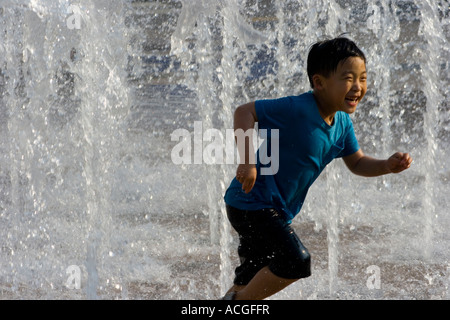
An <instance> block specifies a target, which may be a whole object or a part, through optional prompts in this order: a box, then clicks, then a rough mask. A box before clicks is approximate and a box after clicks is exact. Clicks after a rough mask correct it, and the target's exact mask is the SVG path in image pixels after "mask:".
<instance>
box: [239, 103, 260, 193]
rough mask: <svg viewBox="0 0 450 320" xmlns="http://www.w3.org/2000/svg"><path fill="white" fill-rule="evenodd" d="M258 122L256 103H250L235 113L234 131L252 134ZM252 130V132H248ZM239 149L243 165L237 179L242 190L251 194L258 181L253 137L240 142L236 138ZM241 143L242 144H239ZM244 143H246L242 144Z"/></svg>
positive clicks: (240, 107)
mask: <svg viewBox="0 0 450 320" xmlns="http://www.w3.org/2000/svg"><path fill="white" fill-rule="evenodd" d="M255 122H258V117H257V116H256V110H255V103H254V102H250V103H247V104H244V105H242V106H239V107H238V108H237V109H236V111H235V112H234V130H235V132H236V130H238V129H242V130H243V131H244V132H250V133H252V130H253V129H254V127H255ZM249 129H250V131H248V130H249ZM236 142H237V148H238V152H239V157H240V159H241V163H240V164H239V166H238V168H237V170H236V179H237V180H238V181H239V182H240V183H241V184H242V190H244V191H245V193H249V192H250V191H251V190H252V189H253V186H254V185H255V181H256V174H257V173H256V166H255V161H254V155H255V151H254V148H253V137H252V136H251V135H249V138H248V139H244V141H238V139H237V137H236ZM239 142H240V143H239ZM242 142H244V143H242Z"/></svg>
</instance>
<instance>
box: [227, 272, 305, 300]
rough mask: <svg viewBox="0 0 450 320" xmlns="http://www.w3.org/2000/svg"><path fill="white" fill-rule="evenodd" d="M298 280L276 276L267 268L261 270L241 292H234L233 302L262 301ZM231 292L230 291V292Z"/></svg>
mask: <svg viewBox="0 0 450 320" xmlns="http://www.w3.org/2000/svg"><path fill="white" fill-rule="evenodd" d="M297 280H298V279H285V278H281V277H278V276H276V275H275V274H274V273H273V272H272V271H270V269H269V267H268V266H267V267H264V268H262V269H261V270H260V271H259V272H258V273H257V274H256V275H255V276H254V277H253V279H252V280H251V281H250V282H249V283H248V284H247V285H246V286H244V288H241V290H236V291H237V292H236V295H235V296H234V299H235V300H262V299H265V298H267V297H270V296H271V295H273V294H275V293H277V292H279V291H281V290H283V289H284V288H286V287H287V286H288V285H290V284H291V283H294V282H295V281H297ZM230 291H231V290H230Z"/></svg>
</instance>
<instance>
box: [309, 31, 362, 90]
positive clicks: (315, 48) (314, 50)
mask: <svg viewBox="0 0 450 320" xmlns="http://www.w3.org/2000/svg"><path fill="white" fill-rule="evenodd" d="M349 57H359V58H361V59H363V60H364V63H365V62H366V57H365V55H364V53H363V52H362V51H361V50H360V49H359V48H358V47H357V46H356V44H355V43H354V42H353V41H352V40H350V39H348V38H344V37H342V36H339V37H337V38H334V39H331V40H325V41H319V42H317V43H315V44H313V45H312V47H311V49H310V50H309V54H308V62H307V72H308V78H309V83H310V84H311V88H314V84H313V80H312V77H313V75H315V74H320V75H323V76H325V77H328V76H329V75H330V74H331V73H333V72H335V71H336V69H337V67H338V65H339V63H340V62H341V61H345V60H346V59H347V58H349Z"/></svg>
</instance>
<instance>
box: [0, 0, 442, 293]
mask: <svg viewBox="0 0 450 320" xmlns="http://www.w3.org/2000/svg"><path fill="white" fill-rule="evenodd" d="M449 21H450V19H449V2H448V1H447V0H403V1H389V0H380V1H367V0H363V1H360V0H358V1H356V0H355V1H353V0H352V1H341V0H327V1H325V0H323V1H322V0H320V1H317V0H314V1H312V0H289V1H275V0H274V1H269V0H245V1H244V0H220V1H207V0H183V1H170V0H169V1H137V0H136V1H125V0H123V1H119V0H114V1H107V0H95V1H87V0H86V1H84V0H73V1H66V0H59V1H46V0H33V1H26V0H14V1H13V0H4V1H2V2H1V4H0V238H1V245H0V297H1V298H32V299H44V298H56V299H61V298H70V299H78V298H92V299H95V298H100V299H109V298H119V299H147V298H149V299H185V298H193V299H215V298H217V297H220V296H221V295H222V294H223V292H224V290H225V289H226V288H227V287H228V286H229V285H230V284H231V281H232V273H233V267H234V266H235V265H236V264H237V261H236V259H237V255H236V253H235V250H236V247H237V239H236V234H235V233H233V232H232V231H231V230H230V226H229V225H228V222H227V221H226V219H225V213H224V206H223V201H222V197H223V192H224V190H225V188H226V187H227V186H228V184H229V182H230V180H231V179H232V177H233V173H234V171H235V167H236V166H235V165H226V164H207V163H205V161H200V162H201V163H199V164H194V163H192V164H181V165H176V164H174V163H173V162H172V159H171V151H172V149H173V147H174V146H175V145H176V144H177V143H179V142H180V141H176V140H175V141H172V139H171V134H172V133H173V132H174V131H175V130H176V129H185V130H187V131H189V132H190V134H191V138H192V139H190V141H188V143H190V144H191V146H192V150H193V149H194V147H197V148H199V149H200V150H204V148H205V147H206V146H207V145H209V144H211V143H212V141H213V140H209V141H204V142H203V143H200V145H198V143H197V142H198V140H196V139H195V138H196V135H202V133H203V132H206V131H207V130H208V129H217V130H219V131H221V132H222V133H223V136H224V137H225V132H226V131H225V130H226V129H229V128H232V114H233V111H234V109H235V108H236V106H238V105H239V104H242V103H245V102H248V101H252V100H254V99H257V98H258V99H261V98H272V97H279V96H284V95H296V94H299V93H301V92H304V91H306V90H309V85H308V80H307V76H306V62H305V59H306V56H307V52H308V49H309V47H310V45H311V44H313V43H314V42H316V41H317V40H319V39H323V38H326V37H334V36H337V35H339V34H342V33H344V32H348V36H349V37H351V38H352V39H354V40H355V41H356V42H357V43H358V44H359V46H360V47H361V48H362V49H363V51H364V52H365V53H366V55H367V58H368V64H367V68H368V72H369V90H368V93H367V95H366V98H365V100H364V101H363V103H362V104H361V105H360V106H359V108H358V110H357V112H356V114H355V115H354V116H353V119H354V124H355V130H356V134H357V136H358V138H359V141H360V144H361V146H362V147H363V148H364V150H365V152H366V153H368V154H371V155H374V156H378V157H386V156H388V155H390V154H391V153H393V152H394V151H397V150H399V151H407V152H410V153H411V154H412V156H413V158H414V163H413V166H412V167H411V169H410V170H409V171H408V172H405V173H403V174H401V175H398V176H386V177H381V178H377V179H365V178H360V177H355V176H353V175H352V174H351V173H350V172H349V171H348V170H347V169H345V168H344V166H343V163H342V161H336V162H333V163H332V164H331V165H330V166H329V167H328V168H327V169H326V170H325V172H324V173H323V174H322V176H321V177H320V178H319V179H318V181H317V182H316V184H315V185H314V186H313V188H312V189H311V190H310V193H309V195H308V197H307V202H306V204H305V206H304V208H303V212H302V213H301V214H300V215H299V216H298V218H296V219H295V221H294V223H293V226H294V228H295V229H296V230H297V231H298V233H299V235H300V237H301V239H302V241H303V243H304V244H305V245H306V246H307V247H308V249H309V251H310V252H311V254H312V258H313V262H312V269H313V276H312V277H310V278H308V279H304V280H302V281H299V282H298V283H296V284H294V285H292V286H291V287H289V288H288V289H287V290H286V291H284V292H282V293H279V294H278V295H276V296H274V297H273V298H274V299H329V298H349V299H361V298H362V299H414V298H420V299H422V298H425V299H449V298H450V249H449V248H450V235H449V233H448V230H449V229H450V215H449V201H450V200H449V197H448V195H449V194H450V183H449V179H450V170H449V168H448V165H449V161H448V159H449V157H450V141H449V137H450V112H449V110H450V109H449V91H448V90H449V75H450V72H449V60H450V51H449V37H450V30H449V28H450V24H449ZM197 121H201V124H202V131H203V132H200V133H199V132H195V131H194V129H195V128H194V122H197ZM197 123H198V122H197ZM197 137H198V136H197ZM203 138H204V136H203ZM219 138H220V137H219ZM187 140H189V139H187ZM203 140H206V139H205V138H204V139H203ZM196 141H197V142H196ZM195 143H197V145H195Z"/></svg>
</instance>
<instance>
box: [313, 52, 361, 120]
mask: <svg viewBox="0 0 450 320" xmlns="http://www.w3.org/2000/svg"><path fill="white" fill-rule="evenodd" d="M320 78H321V79H320V84H319V88H318V89H319V90H318V91H319V93H320V95H321V97H322V106H321V107H322V108H323V109H324V110H322V111H325V110H326V111H327V113H333V112H336V111H343V112H346V113H349V114H350V113H353V112H355V110H356V107H357V105H358V103H359V102H360V101H361V99H362V98H363V97H364V95H365V94H366V91H367V72H366V64H365V62H364V60H363V59H361V58H359V57H349V58H347V59H346V60H343V61H342V62H340V63H339V64H338V67H337V69H336V72H334V73H332V74H331V75H330V76H328V77H323V76H320Z"/></svg>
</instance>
